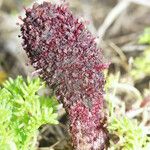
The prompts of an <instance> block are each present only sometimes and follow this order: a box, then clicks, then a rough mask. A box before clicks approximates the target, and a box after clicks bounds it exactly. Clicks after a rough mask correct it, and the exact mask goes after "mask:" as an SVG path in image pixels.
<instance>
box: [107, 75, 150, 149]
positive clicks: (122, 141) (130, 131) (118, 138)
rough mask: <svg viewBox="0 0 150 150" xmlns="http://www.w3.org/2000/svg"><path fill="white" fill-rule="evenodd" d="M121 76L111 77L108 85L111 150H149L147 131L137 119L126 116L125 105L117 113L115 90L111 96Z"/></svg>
mask: <svg viewBox="0 0 150 150" xmlns="http://www.w3.org/2000/svg"><path fill="white" fill-rule="evenodd" d="M118 80H119V76H117V75H116V76H113V75H110V76H109V78H108V79H107V84H106V93H107V94H106V100H107V103H108V111H109V112H108V114H109V115H108V131H109V134H110V147H109V150H149V149H150V137H149V136H148V135H147V133H146V129H145V128H144V127H143V126H142V125H140V122H139V121H138V120H137V119H130V118H128V117H127V116H126V114H125V109H126V108H125V105H122V106H120V110H119V111H120V112H119V113H117V112H116V103H115V100H114V98H113V96H115V89H114V91H112V93H111V94H110V91H109V90H110V89H111V87H112V84H116V83H118Z"/></svg>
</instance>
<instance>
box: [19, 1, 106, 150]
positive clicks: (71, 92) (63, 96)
mask: <svg viewBox="0 0 150 150" xmlns="http://www.w3.org/2000/svg"><path fill="white" fill-rule="evenodd" d="M21 32H22V38H23V48H24V50H25V51H26V53H27V55H28V57H29V58H30V61H31V64H32V65H33V66H34V68H35V69H36V70H39V74H40V77H41V78H42V79H44V80H45V81H46V82H47V84H48V85H49V86H50V88H51V89H53V90H54V92H55V94H56V96H57V98H58V100H59V101H61V102H62V103H63V105H64V108H65V109H66V112H67V113H68V114H69V119H70V132H71V134H72V140H73V146H74V148H75V149H76V150H101V149H104V147H105V146H106V142H107V132H106V129H105V127H104V126H103V124H104V120H105V119H104V118H105V115H104V112H103V103H104V99H103V87H104V82H105V80H104V76H103V73H102V71H103V70H104V69H105V68H107V67H108V65H107V64H105V63H104V62H103V55H102V51H101V49H98V48H97V46H96V42H95V38H94V37H93V36H92V34H91V33H90V32H89V31H88V30H87V29H86V27H85V25H84V23H83V22H81V21H79V19H78V18H76V17H75V16H73V14H72V12H71V11H70V10H69V9H68V7H67V6H65V5H59V6H58V5H54V4H51V3H50V2H44V3H43V4H41V5H38V4H34V6H33V7H32V8H31V9H26V17H25V18H24V19H23V24H22V25H21Z"/></svg>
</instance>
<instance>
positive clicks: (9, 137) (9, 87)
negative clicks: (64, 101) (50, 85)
mask: <svg viewBox="0 0 150 150" xmlns="http://www.w3.org/2000/svg"><path fill="white" fill-rule="evenodd" d="M42 88H44V83H43V82H41V81H40V79H39V78H36V79H32V80H31V79H29V78H27V81H24V80H23V78H22V77H21V76H19V77H17V79H15V80H13V79H11V78H10V79H9V80H8V81H6V82H5V83H4V85H3V88H1V89H0V149H1V150H29V149H30V150H32V149H35V144H36V140H37V133H38V128H39V127H40V126H41V125H43V124H47V123H48V124H58V121H57V113H56V111H57V106H58V103H57V101H56V99H55V98H54V97H52V98H49V97H45V96H40V95H39V94H38V91H39V90H40V89H42ZM29 147H30V148H29Z"/></svg>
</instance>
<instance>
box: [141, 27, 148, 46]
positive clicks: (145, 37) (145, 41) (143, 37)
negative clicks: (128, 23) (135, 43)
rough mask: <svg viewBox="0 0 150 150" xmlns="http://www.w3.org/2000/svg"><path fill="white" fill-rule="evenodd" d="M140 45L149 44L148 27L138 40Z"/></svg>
mask: <svg viewBox="0 0 150 150" xmlns="http://www.w3.org/2000/svg"><path fill="white" fill-rule="evenodd" d="M139 43H140V44H150V27H149V28H145V29H144V33H143V34H142V35H141V36H140V38H139Z"/></svg>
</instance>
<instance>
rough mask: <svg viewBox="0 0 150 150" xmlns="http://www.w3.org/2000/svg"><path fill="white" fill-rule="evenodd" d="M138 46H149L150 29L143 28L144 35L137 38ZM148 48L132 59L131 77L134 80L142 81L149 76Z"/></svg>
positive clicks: (149, 50)
mask: <svg viewBox="0 0 150 150" xmlns="http://www.w3.org/2000/svg"><path fill="white" fill-rule="evenodd" d="M138 43H139V44H147V45H150V27H149V28H145V30H144V33H143V34H142V35H141V36H140V37H139V41H138ZM148 66H150V48H147V49H146V50H144V51H143V52H142V54H141V55H140V56H138V57H136V58H135V59H134V62H133V69H132V70H131V76H132V77H133V78H134V80H140V79H143V78H144V77H146V76H149V75H150V67H148Z"/></svg>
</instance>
